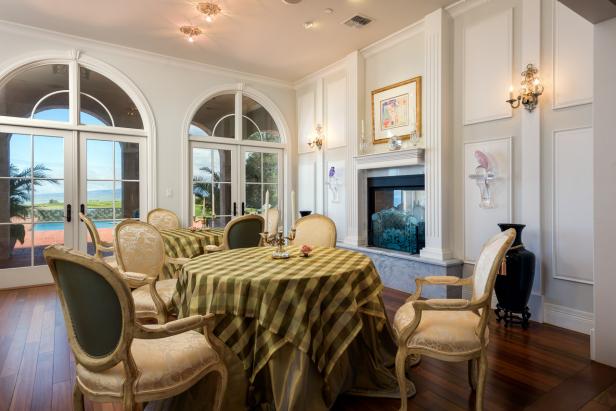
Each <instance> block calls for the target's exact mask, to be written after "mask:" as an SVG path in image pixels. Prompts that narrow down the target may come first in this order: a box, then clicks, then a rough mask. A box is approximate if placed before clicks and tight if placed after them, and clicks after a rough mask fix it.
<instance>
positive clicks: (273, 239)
mask: <svg viewBox="0 0 616 411" xmlns="http://www.w3.org/2000/svg"><path fill="white" fill-rule="evenodd" d="M270 207H271V206H270V204H269V190H268V191H266V192H265V204H263V210H264V214H265V230H264V231H263V232H262V233H261V238H263V242H264V243H265V244H267V245H270V246H274V247H276V249H275V250H274V252H273V253H272V258H274V259H286V258H289V252H288V251H287V250H286V245H287V241H293V240H294V239H295V215H296V211H295V191H291V213H292V218H291V227H292V228H291V232H290V233H289V235H287V236H285V235H284V232H283V230H282V229H279V230H278V232H276V234H274V235H271V233H269V232H268V230H269V212H268V211H269V209H270Z"/></svg>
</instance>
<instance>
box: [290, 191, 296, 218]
mask: <svg viewBox="0 0 616 411" xmlns="http://www.w3.org/2000/svg"><path fill="white" fill-rule="evenodd" d="M296 216H297V210H296V209H295V190H291V227H295V217H296Z"/></svg>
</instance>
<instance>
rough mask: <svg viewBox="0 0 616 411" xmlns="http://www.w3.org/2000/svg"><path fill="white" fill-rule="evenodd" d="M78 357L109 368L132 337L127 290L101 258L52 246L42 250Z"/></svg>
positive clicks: (91, 366) (131, 307) (89, 364)
mask: <svg viewBox="0 0 616 411" xmlns="http://www.w3.org/2000/svg"><path fill="white" fill-rule="evenodd" d="M44 255H45V259H46V261H47V264H48V265H49V269H50V270H51V275H52V276H53V279H54V284H55V286H56V290H57V292H58V296H59V298H60V303H61V305H62V312H63V314H64V321H65V323H66V331H67V334H68V340H69V343H70V346H71V349H72V351H73V353H74V355H75V358H76V360H77V361H78V362H79V363H81V364H83V365H84V366H85V367H86V368H89V369H91V370H93V371H97V370H102V369H107V368H110V367H113V366H114V365H115V364H117V363H118V362H119V361H121V360H122V359H123V358H124V357H125V355H126V352H127V351H128V347H129V345H130V341H131V340H132V338H133V325H134V321H135V319H134V311H135V308H134V304H133V300H132V296H131V293H130V290H129V289H128V287H127V286H126V284H125V283H124V281H123V280H122V278H121V277H120V276H119V274H118V273H117V272H116V271H115V270H114V269H113V268H111V267H109V266H108V265H106V264H105V263H103V262H102V261H101V260H99V259H97V258H95V257H92V256H89V255H85V254H81V253H78V252H76V251H72V250H70V249H68V248H66V247H64V246H60V245H52V246H50V247H47V248H46V249H45V251H44Z"/></svg>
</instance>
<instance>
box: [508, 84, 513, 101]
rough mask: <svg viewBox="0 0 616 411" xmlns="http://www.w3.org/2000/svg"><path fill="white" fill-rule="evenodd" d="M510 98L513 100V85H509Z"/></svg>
mask: <svg viewBox="0 0 616 411" xmlns="http://www.w3.org/2000/svg"><path fill="white" fill-rule="evenodd" d="M509 100H513V86H509Z"/></svg>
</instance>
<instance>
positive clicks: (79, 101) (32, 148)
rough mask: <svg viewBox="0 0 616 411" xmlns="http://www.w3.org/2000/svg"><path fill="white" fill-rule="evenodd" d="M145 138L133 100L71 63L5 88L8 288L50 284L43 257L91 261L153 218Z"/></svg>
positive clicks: (2, 231)
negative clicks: (96, 243) (129, 223)
mask: <svg viewBox="0 0 616 411" xmlns="http://www.w3.org/2000/svg"><path fill="white" fill-rule="evenodd" d="M146 145H147V132H146V130H145V128H144V121H143V117H142V114H141V112H140V110H139V109H138V108H137V106H136V104H135V102H134V100H133V99H132V98H131V97H130V96H129V95H128V94H127V93H126V92H125V91H124V90H123V89H122V88H121V87H120V86H118V85H117V84H116V83H115V82H114V81H112V80H111V79H110V78H108V77H106V76H105V75H103V74H101V73H99V72H98V71H96V70H95V69H94V68H91V67H90V66H88V65H87V64H80V63H78V62H76V61H74V60H71V61H68V62H63V61H52V62H50V61H39V62H34V63H31V64H27V65H25V66H23V67H20V68H18V69H16V70H13V71H11V72H10V73H8V74H7V75H5V76H3V77H2V78H0V276H1V277H2V279H1V284H2V286H4V287H11V286H13V287H14V286H22V285H30V284H36V283H46V282H50V281H51V278H50V276H49V272H48V269H47V267H46V265H45V261H44V257H43V250H44V248H45V247H46V246H48V245H50V244H64V245H66V246H68V247H72V248H79V249H81V250H82V251H90V252H92V247H91V244H90V239H89V238H88V236H87V231H86V229H85V227H84V225H83V224H82V223H81V222H80V221H79V212H83V213H85V214H86V215H88V216H89V217H90V218H92V219H93V220H94V221H95V224H96V225H97V227H98V228H99V232H100V233H101V235H102V237H103V239H106V240H111V238H112V230H113V227H114V225H115V224H117V223H118V222H119V221H121V220H123V219H125V218H139V217H140V216H141V215H143V214H144V213H145V212H146V210H147V174H148V173H147V169H146V165H147V156H146V152H147V148H146Z"/></svg>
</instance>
